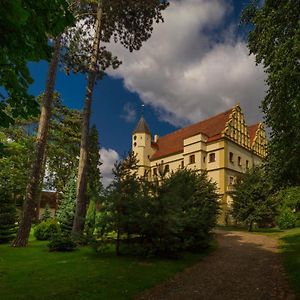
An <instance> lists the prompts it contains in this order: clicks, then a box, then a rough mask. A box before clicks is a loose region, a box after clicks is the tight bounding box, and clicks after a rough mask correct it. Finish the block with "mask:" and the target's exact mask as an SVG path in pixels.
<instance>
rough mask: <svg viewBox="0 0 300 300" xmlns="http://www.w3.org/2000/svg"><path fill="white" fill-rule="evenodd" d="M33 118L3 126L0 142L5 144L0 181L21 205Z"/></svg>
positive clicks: (27, 173) (30, 152)
mask: <svg viewBox="0 0 300 300" xmlns="http://www.w3.org/2000/svg"><path fill="white" fill-rule="evenodd" d="M34 126H35V120H34V119H31V120H27V121H24V120H20V119H16V120H15V125H14V126H11V127H9V128H3V130H1V133H0V142H2V143H3V145H4V146H5V148H4V151H3V154H4V155H3V156H2V157H0V182H5V190H6V191H7V193H9V194H10V195H11V197H12V198H13V200H14V201H15V202H16V203H17V204H18V205H22V200H23V196H24V194H25V190H26V185H27V182H28V177H29V169H30V165H31V161H32V152H33V144H34V135H33V133H34Z"/></svg>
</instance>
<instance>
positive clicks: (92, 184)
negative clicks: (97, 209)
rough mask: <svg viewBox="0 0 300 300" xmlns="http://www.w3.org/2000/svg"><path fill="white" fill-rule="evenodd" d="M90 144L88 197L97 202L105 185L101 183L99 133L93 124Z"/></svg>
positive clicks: (90, 132)
mask: <svg viewBox="0 0 300 300" xmlns="http://www.w3.org/2000/svg"><path fill="white" fill-rule="evenodd" d="M88 142H89V145H88V149H89V150H88V151H89V155H88V167H87V168H88V171H87V173H88V175H87V176H88V187H87V188H88V192H87V193H88V198H89V199H90V200H92V201H95V202H96V203H97V202H99V199H100V196H101V193H102V191H103V186H102V183H101V172H100V163H101V162H100V146H99V135H98V130H97V127H96V125H93V126H92V127H91V129H90V131H89V141H88Z"/></svg>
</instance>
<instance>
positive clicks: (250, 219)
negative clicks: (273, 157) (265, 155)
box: [231, 167, 278, 231]
mask: <svg viewBox="0 0 300 300" xmlns="http://www.w3.org/2000/svg"><path fill="white" fill-rule="evenodd" d="M234 188H235V191H234V192H232V198H233V205H232V211H231V213H232V216H233V217H234V218H235V219H236V220H237V221H239V222H243V223H245V224H246V225H247V226H248V229H249V231H251V230H252V225H253V223H271V224H272V222H273V220H274V217H275V215H276V210H277V205H278V204H277V201H276V200H275V199H274V197H270V194H271V185H270V183H269V181H268V179H267V177H266V175H265V172H264V169H263V168H259V167H256V168H253V169H251V170H249V171H248V172H247V173H246V174H245V175H244V177H243V179H242V181H241V182H238V183H236V184H235V186H234Z"/></svg>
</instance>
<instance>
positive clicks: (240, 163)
mask: <svg viewBox="0 0 300 300" xmlns="http://www.w3.org/2000/svg"><path fill="white" fill-rule="evenodd" d="M238 165H239V166H241V165H242V158H241V157H240V156H239V157H238Z"/></svg>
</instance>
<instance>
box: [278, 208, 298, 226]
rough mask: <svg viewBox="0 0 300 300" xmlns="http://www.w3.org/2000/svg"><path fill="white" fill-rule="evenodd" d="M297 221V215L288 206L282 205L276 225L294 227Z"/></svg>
mask: <svg viewBox="0 0 300 300" xmlns="http://www.w3.org/2000/svg"><path fill="white" fill-rule="evenodd" d="M296 223H297V217H296V214H295V213H294V212H292V210H291V209H290V208H288V207H283V208H282V209H281V210H280V212H279V216H278V218H277V225H278V227H279V228H280V229H290V228H294V227H295V226H296Z"/></svg>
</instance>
